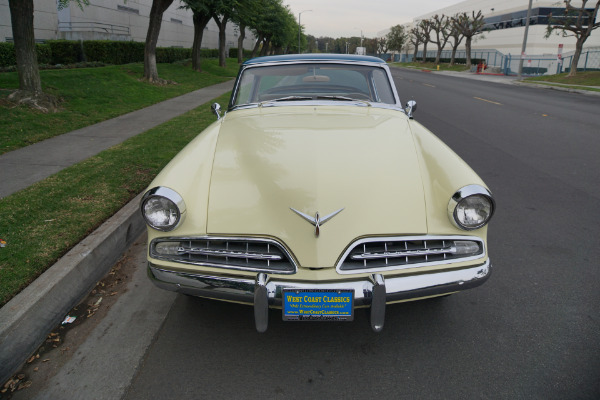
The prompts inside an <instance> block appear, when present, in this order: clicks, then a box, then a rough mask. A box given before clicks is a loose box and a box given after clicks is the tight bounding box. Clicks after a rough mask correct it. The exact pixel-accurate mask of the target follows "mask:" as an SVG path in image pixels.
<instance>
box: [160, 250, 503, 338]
mask: <svg viewBox="0 0 600 400" xmlns="http://www.w3.org/2000/svg"><path fill="white" fill-rule="evenodd" d="M491 273H492V264H491V263H490V260H489V259H488V260H487V261H486V262H485V263H484V264H481V265H477V266H474V267H468V268H463V269H458V270H449V271H441V272H435V273H427V274H421V275H409V276H401V277H394V278H388V279H384V277H383V275H381V274H373V275H371V276H370V277H369V278H362V279H358V280H349V281H343V282H339V281H336V282H329V283H328V282H317V283H304V282H293V281H283V280H278V278H277V277H271V276H269V275H267V274H265V273H259V274H258V275H257V276H256V278H255V279H246V278H232V277H221V276H210V275H202V274H192V273H187V272H178V271H171V270H166V269H164V268H161V267H160V266H157V265H154V264H152V263H151V262H149V263H148V276H149V278H150V279H151V280H152V282H153V283H154V284H155V285H156V286H158V287H159V288H161V289H166V290H170V291H173V292H179V293H183V294H188V295H192V296H198V297H206V298H210V299H217V300H226V301H234V302H241V303H248V304H253V305H254V320H255V324H256V330H257V331H259V332H265V331H266V330H267V327H268V324H269V307H281V305H282V290H283V289H354V306H355V307H356V306H368V307H370V314H371V328H372V329H373V330H374V331H375V332H380V331H381V330H382V329H383V324H384V321H385V305H386V303H389V302H394V301H400V300H409V299H415V298H421V297H427V296H435V295H442V294H447V293H453V292H458V291H462V290H466V289H471V288H474V287H477V286H479V285H481V284H482V283H484V282H485V281H486V280H487V279H488V278H489V276H490V275H491Z"/></svg>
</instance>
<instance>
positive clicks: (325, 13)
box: [283, 0, 460, 38]
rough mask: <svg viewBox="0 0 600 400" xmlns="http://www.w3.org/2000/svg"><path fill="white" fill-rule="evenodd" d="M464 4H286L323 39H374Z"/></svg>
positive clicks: (397, 0) (439, 0)
mask: <svg viewBox="0 0 600 400" xmlns="http://www.w3.org/2000/svg"><path fill="white" fill-rule="evenodd" d="M457 3H460V0H410V1H409V0H370V1H369V0H283V4H285V5H288V6H289V7H290V9H291V10H292V12H293V13H294V15H295V16H296V20H298V13H299V12H301V11H304V10H312V11H310V12H304V13H302V17H301V20H300V23H301V24H302V25H303V26H304V28H305V33H307V34H309V35H313V36H316V37H319V36H330V37H333V38H337V37H351V36H360V31H361V30H362V33H363V35H364V36H365V37H368V38H373V37H375V36H376V35H377V32H379V31H382V30H384V29H387V28H389V27H391V26H394V25H398V24H403V23H406V22H410V21H412V19H413V18H414V17H418V16H420V15H423V14H426V13H428V12H432V11H435V10H438V9H440V8H444V7H448V6H450V5H452V4H457Z"/></svg>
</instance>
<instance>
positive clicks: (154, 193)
mask: <svg viewBox="0 0 600 400" xmlns="http://www.w3.org/2000/svg"><path fill="white" fill-rule="evenodd" d="M157 197H160V198H163V199H166V200H167V201H169V202H171V203H172V204H173V206H174V207H173V208H174V210H175V211H176V215H175V220H174V221H173V222H172V223H170V224H168V225H161V226H159V225H156V224H154V223H152V222H151V221H150V220H149V218H148V217H147V215H146V204H147V203H148V201H150V200H151V199H154V198H157ZM140 211H141V213H142V216H143V217H144V221H145V222H146V224H147V225H148V226H149V227H151V228H153V229H156V230H157V231H161V232H169V231H172V230H173V229H175V228H177V227H178V226H179V225H180V224H181V223H182V222H183V220H184V217H185V211H186V206H185V202H184V201H183V198H182V197H181V196H180V195H179V193H177V192H176V191H174V190H173V189H170V188H168V187H164V186H157V187H155V188H152V189H150V190H148V191H147V192H146V193H145V194H144V196H143V197H142V201H141V202H140Z"/></svg>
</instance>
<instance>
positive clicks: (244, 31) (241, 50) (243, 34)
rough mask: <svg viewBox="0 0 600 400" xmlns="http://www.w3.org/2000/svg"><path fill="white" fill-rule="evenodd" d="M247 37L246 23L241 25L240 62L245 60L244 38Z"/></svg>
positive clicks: (239, 40) (239, 38) (239, 41)
mask: <svg viewBox="0 0 600 400" xmlns="http://www.w3.org/2000/svg"><path fill="white" fill-rule="evenodd" d="M245 38H246V25H242V24H241V25H240V36H239V37H238V56H237V57H238V64H241V63H243V62H244V39H245Z"/></svg>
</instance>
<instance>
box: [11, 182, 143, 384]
mask: <svg viewBox="0 0 600 400" xmlns="http://www.w3.org/2000/svg"><path fill="white" fill-rule="evenodd" d="M140 199H141V194H140V195H138V196H137V197H136V198H134V199H133V200H131V201H130V202H129V203H128V204H127V205H126V206H125V207H123V208H122V209H121V210H119V211H118V212H117V213H116V214H115V215H113V216H112V217H111V218H110V219H108V220H107V221H106V222H104V223H103V224H102V225H101V226H100V227H99V228H98V229H96V230H95V231H94V232H92V234H90V235H89V236H88V237H86V238H85V239H84V240H82V241H81V242H80V243H79V244H78V245H77V246H75V247H74V248H73V249H72V250H71V251H69V252H68V253H67V254H65V255H64V256H63V257H62V258H61V259H60V260H58V261H57V262H56V263H55V264H54V265H53V266H52V267H50V268H49V269H48V270H47V271H46V272H44V273H43V274H42V275H41V276H40V277H39V278H37V279H36V280H35V281H34V282H32V283H31V284H30V285H29V286H28V287H27V288H25V289H24V290H23V291H22V292H21V293H19V294H18V295H17V296H15V297H14V298H13V299H12V300H10V301H9V302H8V303H7V304H6V305H4V307H2V308H1V309H0V384H2V383H4V382H6V380H8V379H9V378H10V377H11V376H12V375H13V374H14V373H15V372H16V371H17V370H18V368H19V367H20V366H21V365H22V364H23V362H24V361H25V360H26V359H27V357H29V356H30V355H32V354H33V353H34V352H35V351H36V350H37V348H38V347H39V346H40V345H41V344H42V343H43V342H44V340H45V339H46V337H47V336H48V334H49V333H50V332H51V331H52V329H53V328H54V327H56V326H57V325H58V324H60V323H61V322H62V319H63V318H64V316H65V315H66V313H67V312H69V310H70V309H71V308H73V307H74V306H76V305H77V304H78V303H79V302H80V301H81V300H82V299H83V298H85V296H86V295H87V294H88V293H89V292H90V291H91V290H92V289H93V287H94V286H95V285H96V283H97V282H98V281H99V280H100V279H102V277H103V276H104V275H106V274H107V273H108V272H109V271H110V268H111V267H112V266H113V265H114V263H115V262H116V261H117V260H118V259H119V257H121V255H122V254H123V253H124V252H125V250H126V249H127V248H128V247H129V246H130V245H131V244H132V243H133V242H134V241H135V239H136V238H137V237H138V236H139V235H140V234H141V233H142V231H143V229H144V227H145V224H144V220H143V218H142V216H141V214H140V213H139V202H140Z"/></svg>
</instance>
